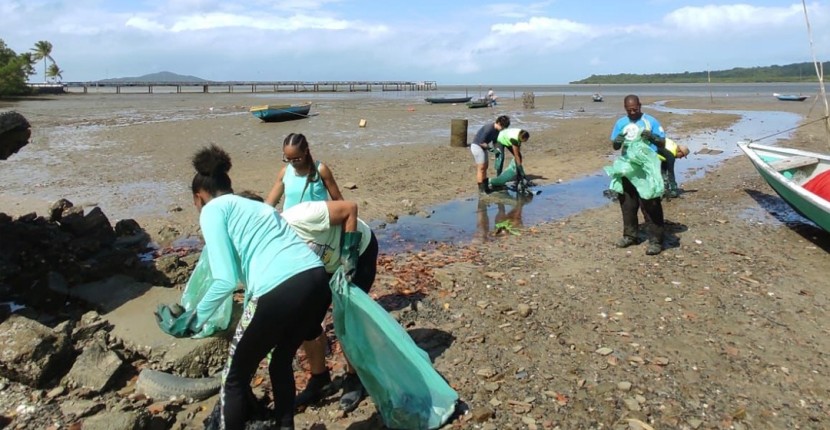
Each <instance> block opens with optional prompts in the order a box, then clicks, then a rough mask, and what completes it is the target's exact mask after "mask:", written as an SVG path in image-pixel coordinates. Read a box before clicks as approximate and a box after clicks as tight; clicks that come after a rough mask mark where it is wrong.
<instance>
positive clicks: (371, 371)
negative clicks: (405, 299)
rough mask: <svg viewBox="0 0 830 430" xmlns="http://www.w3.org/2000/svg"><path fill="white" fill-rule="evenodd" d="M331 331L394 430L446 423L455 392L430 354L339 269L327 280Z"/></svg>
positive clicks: (424, 428)
mask: <svg viewBox="0 0 830 430" xmlns="http://www.w3.org/2000/svg"><path fill="white" fill-rule="evenodd" d="M329 288H331V291H332V302H333V305H334V310H333V314H334V332H335V334H336V335H337V338H338V339H339V340H340V344H341V346H342V347H343V352H344V353H345V354H346V356H347V357H348V358H349V362H350V363H351V364H352V366H354V368H355V370H357V375H358V376H359V377H360V380H361V382H363V386H364V387H365V388H366V391H367V392H368V393H369V395H370V396H371V397H372V400H373V401H374V402H375V405H376V406H377V409H378V411H379V412H380V416H381V419H383V423H384V424H385V425H386V426H387V427H389V428H392V429H403V430H422V429H423V430H428V429H437V428H439V427H441V426H442V425H444V424H445V423H446V422H447V421H448V420H449V419H450V417H451V416H452V414H453V412H454V411H455V406H456V403H457V401H458V394H457V393H456V392H455V390H453V389H452V388H451V387H450V386H449V384H447V382H446V381H445V380H444V378H442V377H441V375H439V374H438V372H436V371H435V369H434V368H433V367H432V363H431V362H430V360H429V356H428V355H427V353H426V352H424V350H422V349H421V348H419V347H418V345H416V344H415V342H414V341H413V340H412V338H411V337H410V336H409V334H408V333H407V332H406V330H404V329H403V327H401V325H400V324H398V322H397V321H395V319H394V318H392V316H390V315H389V313H388V312H386V310H385V309H383V308H382V307H381V306H380V305H379V304H377V303H375V301H374V300H372V298H371V297H369V296H368V295H367V294H366V293H364V292H363V291H362V290H361V289H360V288H358V287H357V286H354V285H352V284H351V283H349V281H347V280H346V278H345V275H344V274H343V269H342V268H340V269H337V272H335V274H334V276H333V277H332V279H331V282H330V283H329Z"/></svg>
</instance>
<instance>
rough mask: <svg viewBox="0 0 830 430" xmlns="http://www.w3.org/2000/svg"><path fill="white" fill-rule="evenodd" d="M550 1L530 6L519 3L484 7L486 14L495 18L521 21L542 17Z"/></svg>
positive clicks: (495, 4)
mask: <svg viewBox="0 0 830 430" xmlns="http://www.w3.org/2000/svg"><path fill="white" fill-rule="evenodd" d="M551 3H553V2H552V1H544V2H538V3H530V4H519V3H493V4H489V5H486V6H484V10H485V11H486V14H487V15H489V16H493V17H496V18H513V19H521V18H525V17H528V16H533V15H542V14H543V13H544V12H545V10H546V9H547V7H548V6H550V5H551Z"/></svg>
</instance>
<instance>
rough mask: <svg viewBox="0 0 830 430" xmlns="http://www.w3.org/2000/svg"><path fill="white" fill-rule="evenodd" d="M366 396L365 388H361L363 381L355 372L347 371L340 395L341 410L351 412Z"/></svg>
mask: <svg viewBox="0 0 830 430" xmlns="http://www.w3.org/2000/svg"><path fill="white" fill-rule="evenodd" d="M365 396H366V390H365V389H364V388H363V383H362V382H360V378H359V377H358V376H357V374H355V373H347V374H346V379H345V380H344V381H343V395H342V396H340V410H342V411H343V412H346V413H348V412H351V411H353V410H355V409H357V406H358V405H359V404H360V401H361V400H363V397H365Z"/></svg>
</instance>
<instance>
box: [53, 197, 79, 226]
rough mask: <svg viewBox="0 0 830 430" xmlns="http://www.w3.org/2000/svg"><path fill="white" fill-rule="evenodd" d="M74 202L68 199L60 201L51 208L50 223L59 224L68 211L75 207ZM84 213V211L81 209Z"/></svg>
mask: <svg viewBox="0 0 830 430" xmlns="http://www.w3.org/2000/svg"><path fill="white" fill-rule="evenodd" d="M73 206H74V205H73V204H72V202H70V201H69V200H66V199H60V200H58V201H56V202H54V203H52V205H51V206H49V221H51V222H59V221H60V220H61V218H62V217H63V214H64V213H65V212H66V210H67V209H69V208H71V207H73ZM81 210H82V211H83V209H81Z"/></svg>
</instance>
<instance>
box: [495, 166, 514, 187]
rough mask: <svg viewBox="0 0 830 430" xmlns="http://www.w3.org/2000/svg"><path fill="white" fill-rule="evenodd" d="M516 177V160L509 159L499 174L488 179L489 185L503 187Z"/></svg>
mask: <svg viewBox="0 0 830 430" xmlns="http://www.w3.org/2000/svg"><path fill="white" fill-rule="evenodd" d="M515 179H516V160H510V164H509V165H508V166H507V169H505V170H504V171H503V172H501V175H499V176H496V177H495V178H493V179H490V185H492V186H494V187H503V186H504V185H505V184H507V183H508V182H510V181H513V180H515Z"/></svg>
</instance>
